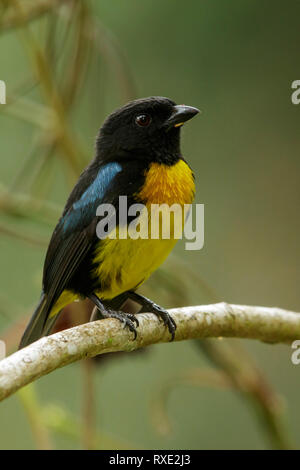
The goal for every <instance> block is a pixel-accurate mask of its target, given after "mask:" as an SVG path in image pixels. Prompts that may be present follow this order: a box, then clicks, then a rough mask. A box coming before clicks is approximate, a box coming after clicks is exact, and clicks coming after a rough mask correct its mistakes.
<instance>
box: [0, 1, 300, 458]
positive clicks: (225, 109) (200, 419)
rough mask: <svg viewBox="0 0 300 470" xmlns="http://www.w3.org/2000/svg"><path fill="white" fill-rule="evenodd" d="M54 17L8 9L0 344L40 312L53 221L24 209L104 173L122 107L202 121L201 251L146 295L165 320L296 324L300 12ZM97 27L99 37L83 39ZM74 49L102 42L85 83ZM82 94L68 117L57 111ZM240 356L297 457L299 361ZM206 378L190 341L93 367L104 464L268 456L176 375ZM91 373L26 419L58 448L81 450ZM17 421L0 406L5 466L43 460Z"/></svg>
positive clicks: (1, 116)
mask: <svg viewBox="0 0 300 470" xmlns="http://www.w3.org/2000/svg"><path fill="white" fill-rule="evenodd" d="M9 3H10V5H8V4H9ZM21 3H22V5H23V8H24V11H25V12H26V11H27V8H28V11H30V8H34V2H31V1H29V0H24V1H23V2H21ZM38 3H39V2H38V1H37V2H35V7H37V4H38ZM40 3H41V4H43V5H46V6H47V2H40ZM48 3H49V4H52V6H53V8H50V9H49V8H48V9H47V8H46V7H45V11H44V13H43V14H41V11H40V12H38V14H36V15H34V16H36V18H34V19H33V20H32V21H31V22H30V26H29V28H30V32H28V31H29V30H28V25H27V26H24V24H26V23H28V21H27V19H28V18H27V16H26V15H25V14H24V12H22V11H20V10H19V8H18V4H19V2H4V1H3V0H2V2H0V4H1V9H0V14H1V19H0V25H2V26H0V32H1V36H0V79H1V80H4V81H5V82H6V86H7V96H8V102H7V104H6V105H0V142H1V147H0V183H1V185H2V186H1V188H0V189H1V192H0V196H1V197H0V210H1V213H0V253H1V270H0V286H1V288H0V300H1V302H0V338H2V336H3V335H4V332H7V331H8V329H9V328H11V326H12V325H13V323H14V322H15V321H16V320H17V318H21V317H22V316H24V315H25V314H26V313H27V315H28V314H29V313H30V312H31V311H32V309H33V307H34V305H35V303H36V301H37V299H38V297H39V293H40V287H41V274H42V266H43V260H44V256H45V250H46V243H47V240H48V239H49V237H50V235H51V230H52V229H53V228H54V225H55V220H56V206H55V208H54V209H53V212H54V214H52V213H51V217H49V218H48V219H47V221H45V220H42V218H43V216H44V215H45V213H44V206H43V204H41V205H40V206H39V208H38V209H37V210H36V211H31V209H30V207H31V204H32V201H29V203H28V207H29V209H28V207H27V206H26V204H25V205H24V197H25V202H26V195H27V196H28V197H29V196H30V197H32V198H33V199H39V200H46V201H48V202H47V204H48V203H49V202H51V203H53V204H55V205H57V206H58V207H62V206H63V204H64V201H65V200H66V197H67V195H68V193H69V191H70V189H71V187H72V185H73V183H74V181H75V180H76V174H78V172H79V171H80V168H82V167H83V166H84V165H85V164H86V163H87V161H88V160H89V158H91V157H92V155H93V146H94V138H95V135H96V133H97V131H98V128H99V127H100V125H101V123H102V121H103V119H104V118H105V117H106V116H107V114H109V113H110V112H111V111H112V110H113V109H115V108H116V107H119V106H120V105H122V104H124V103H125V102H126V101H127V100H129V99H131V98H136V97H143V96H150V95H162V96H167V97H170V98H172V99H173V100H174V101H176V102H177V103H185V104H189V105H192V106H196V107H198V108H200V109H201V110H202V114H201V116H199V117H197V119H195V120H193V121H191V123H189V125H187V126H186V127H185V128H184V129H183V132H182V150H183V154H184V156H185V158H186V159H187V160H188V162H189V163H190V165H191V166H192V168H193V169H194V172H195V175H196V184H197V202H200V203H204V204H205V246H204V248H203V249H202V250H201V251H199V252H193V251H185V250H184V242H180V243H179V244H178V246H177V247H176V249H175V251H176V253H175V256H173V257H172V258H171V259H170V261H169V262H167V263H166V264H165V266H164V268H163V269H162V270H161V271H160V272H158V273H157V274H156V275H154V276H153V279H152V280H151V281H149V284H148V286H145V288H144V292H147V293H149V292H151V296H152V298H153V299H154V300H155V301H157V302H158V303H162V304H164V305H165V306H166V307H176V306H179V305H185V304H187V303H189V304H201V303H209V302H215V301H218V300H225V301H227V302H232V303H240V304H253V305H266V306H279V307H283V308H287V309H291V310H296V311H299V310H300V302H299V295H300V294H299V281H300V276H299V268H300V252H299V234H300V219H299V202H300V185H299V171H300V158H299V155H300V154H299V151H300V142H299V125H300V105H299V106H295V105H293V104H292V103H291V91H292V90H291V83H292V81H294V80H296V79H300V61H299V41H300V31H299V17H300V2H299V1H297V0H289V1H288V2H285V3H284V4H283V3H282V2H280V1H276V0H275V1H273V2H270V1H269V0H259V1H258V0H243V1H240V0H230V1H227V2H224V1H222V0H189V1H187V2H175V1H174V0H164V1H163V2H161V1H158V0H151V1H150V0H144V1H143V2H141V1H138V0H127V1H126V2H124V1H123V0H114V2H109V1H105V0H104V1H101V2H99V1H97V2H96V1H94V2H87V1H83V2H78V4H83V5H84V6H83V7H78V6H77V7H74V8H73V6H72V2H61V4H63V5H62V6H60V7H58V6H55V5H58V2H54V1H53V2H48ZM14 8H15V10H14ZM72 8H73V9H74V10H75V13H74V12H72V13H70V11H71V10H72ZM76 8H77V10H76ZM80 8H82V10H80ZM69 10H70V11H69ZM72 15H74V16H72ZM86 18H91V19H92V22H93V25H92V24H91V23H89V22H88V23H86V24H84V26H82V23H81V21H82V19H86ZM9 21H10V23H9ZM14 21H15V23H14ZM89 21H90V19H89ZM16 24H18V25H19V26H18V27H17V26H16ZM80 28H82V29H80ZM93 28H94V29H93ZM66 30H68V31H67V32H66ZM95 31H96V32H97V34H96V32H95ZM81 36H85V37H90V36H92V41H93V46H92V47H90V45H89V44H87V43H85V42H83V43H82V44H81V46H82V49H81V55H80V54H79V55H78V56H79V59H78V63H77V65H75V66H74V64H73V65H72V60H73V59H74V57H75V49H76V47H77V46H78V43H77V42H76V40H77V39H78V38H79V37H81ZM32 38H35V41H36V44H35V46H34V44H33V40H32ZM76 38H77V39H76ZM34 47H37V48H40V49H41V50H42V51H45V58H46V63H47V64H48V66H49V70H48V71H45V68H43V67H41V69H38V67H39V65H37V64H41V61H39V60H36V58H37V54H38V49H36V50H34ZM70 64H71V65H70ZM73 66H74V67H73ZM72 67H73V68H72ZM70 70H71V72H72V74H71V77H68V72H70ZM47 73H49V74H53V76H52V78H51V79H52V80H53V81H54V83H57V84H58V89H59V91H60V93H61V94H62V103H63V106H64V107H65V109H66V113H65V115H64V117H63V121H64V122H66V123H67V124H66V125H67V127H68V129H67V131H65V132H66V133H69V134H68V135H69V138H70V142H71V143H70V146H69V147H68V146H67V145H64V144H63V145H61V144H60V141H59V139H58V138H57V137H56V138H57V139H58V140H55V138H53V135H55V132H54V131H53V125H52V124H51V122H52V121H51V119H52V117H51V116H52V115H51V106H53V107H54V108H55V99H53V96H52V95H51V93H52V92H53V87H52V85H50V89H51V93H50V95H51V96H50V99H48V101H47V83H48V85H49V80H48V81H47ZM48 78H49V77H48ZM43 79H44V86H43V84H41V81H43ZM68 80H69V81H68ZM74 84H75V85H74ZM73 85H74V86H75V89H76V90H75V92H74V94H73V95H72V97H71V99H70V103H71V104H70V103H68V102H67V100H65V102H64V96H66V94H67V93H68V91H70V89H71V87H72V86H73ZM51 87H52V88H51ZM76 87H78V88H76ZM45 88H46V92H45ZM48 98H49V95H48ZM60 122H61V121H60ZM52 131H53V134H52V133H51V132H52ZM52 139H53V140H52ZM70 147H72V149H73V153H72V150H69V148H70ZM66 148H67V150H66ZM74 153H75V155H76V157H75V159H74V158H73V156H74ZM77 156H78V162H76V158H77ZM79 156H80V158H79ZM72 158H73V160H74V161H75V163H74V161H73V160H72ZM7 190H9V192H7ZM16 194H18V195H19V194H21V195H22V196H20V197H21V201H22V203H20V202H19V200H18V199H17V201H15V199H14V197H15V196H16ZM24 195H25V196H24ZM11 201H13V202H11ZM20 207H21V209H19V208H20ZM24 207H25V209H24ZM26 207H27V209H26ZM47 207H48V206H47ZM51 210H52V206H51ZM50 212H51V211H50ZM57 213H59V208H58V210H57ZM32 214H34V216H32ZM17 234H19V236H18V235H17ZM20 234H21V235H20ZM18 237H19V238H18ZM174 266H175V267H176V269H174ZM174 271H176V273H177V274H176V276H175V275H174V274H172V273H173V272H174ZM191 271H193V274H192V273H191ZM1 332H3V335H2V333H1ZM5 334H6V333H5ZM213 343H218V345H219V343H222V341H221V342H219V341H218V340H216V341H215V342H213ZM224 343H225V341H224ZM226 343H227V342H226ZM231 343H233V348H235V347H236V343H238V344H239V347H244V348H245V349H246V350H247V351H248V352H249V354H250V355H251V357H252V360H254V361H256V364H258V365H259V367H260V371H261V374H262V376H264V377H265V379H266V380H267V381H268V383H269V384H270V386H271V387H272V388H273V390H275V392H274V393H276V394H277V395H279V408H280V413H282V414H283V416H282V420H283V421H284V424H283V427H284V428H286V429H287V433H288V434H289V435H290V436H291V438H290V439H291V441H292V445H293V446H294V447H299V446H300V437H299V435H300V419H299V417H300V411H299V386H300V366H298V367H297V366H295V365H292V363H291V360H290V356H291V350H290V348H289V347H288V346H278V345H275V346H270V345H264V344H261V343H258V342H250V341H238V340H235V341H233V342H231ZM218 347H219V346H218ZM215 365H216V364H214V366H215ZM209 367H211V362H210V361H209V360H208V359H207V355H205V354H203V351H202V350H201V349H199V347H198V345H197V344H196V343H195V342H192V341H190V342H182V343H177V344H167V345H158V346H155V347H151V348H148V349H147V350H146V351H143V352H141V353H134V354H127V355H116V357H109V358H108V359H107V360H103V361H98V362H93V364H92V369H93V371H92V374H91V371H89V372H88V377H89V378H91V375H92V380H93V381H94V400H95V411H94V413H95V416H96V425H97V429H98V433H99V436H98V441H97V442H98V443H97V445H96V447H98V448H101V447H102V448H103V447H104V448H105V447H107V448H109V447H115V448H120V447H123V448H126V447H129V448H169V449H172V448H174V449H181V448H182V449H183V448H188V449H217V448H225V449H229V448H230V449H234V448H236V449H241V448H247V449H248V448H255V449H263V448H269V447H270V446H271V443H270V440H269V439H268V433H267V432H266V429H264V426H263V425H262V424H261V421H260V420H259V419H257V416H256V415H255V412H254V411H253V408H252V407H251V405H249V401H248V400H247V399H245V397H244V396H243V395H242V394H241V393H239V392H237V391H235V390H231V389H230V387H229V388H225V389H222V388H219V387H211V386H209V383H208V384H207V383H205V380H204V381H202V380H199V383H194V382H197V380H195V381H194V382H193V380H190V381H189V380H187V378H186V377H184V375H183V374H184V372H186V371H188V370H191V374H193V373H195V374H196V375H197V370H203V369H205V370H207V368H209ZM86 373H87V372H86V371H84V367H83V366H82V364H75V365H72V366H68V367H66V368H64V369H62V370H58V371H56V372H54V373H52V374H50V375H49V376H47V377H43V378H42V379H40V380H39V381H38V382H37V383H36V386H35V393H36V394H37V396H38V398H37V401H38V405H37V403H36V402H35V404H34V405H33V408H34V407H35V406H39V407H40V408H41V413H43V416H42V418H41V420H42V424H41V426H42V427H43V426H45V427H47V429H48V431H49V429H50V431H49V432H50V434H51V436H50V438H51V441H52V446H55V447H57V448H77V447H80V446H82V443H80V442H79V441H80V439H78V436H77V434H76V432H78V433H79V435H80V434H81V428H82V427H81V425H80V420H81V418H82V408H83V406H84V405H83V403H84V397H83V395H84V393H86V392H84V385H83V382H84V381H85V380H86ZM177 376H178V377H177ZM174 377H177V379H178V380H177V379H176V380H174ZM173 382H174V383H173ZM166 383H167V384H171V385H170V394H169V396H168V400H167V403H166V409H165V408H164V412H167V414H168V416H169V418H170V420H171V424H172V426H171V429H165V432H159V431H162V430H164V426H163V425H162V423H163V422H164V419H165V416H164V415H163V412H162V411H161V412H160V413H161V415H160V414H159V413H158V418H157V420H158V423H160V424H157V420H156V421H155V422H156V425H155V423H153V417H155V416H156V414H155V413H156V412H157V410H156V411H155V409H154V408H153V402H154V401H155V400H161V394H160V393H159V390H161V388H162V387H163V385H164V384H166ZM172 384H173V385H172ZM27 398H28V397H27ZM27 398H25V401H26V400H27ZM30 400H31V398H29V402H30ZM24 403H25V402H24V397H23V400H22V399H20V397H18V396H13V397H11V398H9V399H8V400H5V401H4V402H3V403H1V404H0V447H1V449H16V448H27V449H30V448H36V447H37V442H36V439H35V438H34V432H33V433H32V432H31V431H32V427H33V428H34V425H33V424H32V420H30V416H31V417H32V412H33V413H34V411H32V407H31V411H29V412H28V410H27V411H26V405H25V404H24ZM26 403H27V404H28V402H26ZM28 413H29V414H28ZM38 413H39V411H38ZM64 413H65V414H64ZM44 415H45V416H44ZM28 416H29V418H28ZM45 423H46V424H45ZM74 429H76V430H77V431H76V432H75V431H74Z"/></svg>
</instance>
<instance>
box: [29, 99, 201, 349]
mask: <svg viewBox="0 0 300 470" xmlns="http://www.w3.org/2000/svg"><path fill="white" fill-rule="evenodd" d="M198 112H199V111H198V109H196V108H193V107H190V106H185V105H176V104H175V103H174V102H173V101H171V100H170V99H167V98H163V97H150V98H145V99H139V100H135V101H132V102H130V103H128V104H127V105H125V106H123V107H122V108H120V109H118V110H116V111H114V112H113V113H112V114H111V115H110V116H109V117H108V118H107V119H106V121H105V122H104V124H103V126H102V127H101V129H100V131H99V134H98V137H97V140H96V150H95V158H94V159H93V161H92V162H91V163H90V165H89V166H88V167H87V168H86V169H85V170H84V171H83V173H82V174H81V176H80V178H79V180H78V182H77V184H76V185H75V187H74V189H73V191H72V192H71V194H70V196H69V198H68V200H67V203H66V206H65V208H64V211H63V214H62V216H61V218H60V220H59V222H58V224H57V226H56V228H55V230H54V232H53V235H52V238H51V241H50V243H49V247H48V251H47V255H46V260H45V265H44V272H43V289H42V293H41V298H40V301H39V304H38V306H37V308H36V310H35V312H34V314H33V316H32V318H31V320H30V322H29V324H28V326H27V328H26V330H25V333H24V335H23V337H22V340H21V344H20V347H24V346H26V345H28V344H30V343H32V342H33V341H35V340H37V339H38V338H40V337H41V336H43V335H47V334H49V332H50V331H51V328H52V326H53V324H54V322H55V320H56V318H57V316H58V314H59V313H60V311H61V310H62V309H63V308H64V307H65V306H66V305H67V304H69V303H71V302H73V301H74V300H77V299H84V298H89V299H90V300H91V301H92V302H93V303H94V304H95V306H96V307H97V308H98V310H99V316H100V318H107V317H113V318H117V319H119V320H120V321H122V322H123V323H124V324H125V325H126V326H127V327H128V328H129V329H130V330H131V331H132V332H133V333H134V337H136V326H138V320H137V318H136V317H135V316H134V315H132V314H127V313H124V312H122V311H121V310H120V309H121V307H122V305H123V304H124V302H125V301H126V300H127V299H128V298H131V299H133V300H135V301H136V302H138V303H139V304H140V305H141V306H142V311H149V312H153V313H155V314H157V315H158V316H159V317H160V318H161V319H162V320H163V322H164V324H165V325H166V326H167V327H168V329H169V331H170V334H171V337H172V339H173V338H174V334H175V329H176V324H175V322H174V320H173V319H172V318H171V317H170V315H169V314H168V312H167V311H166V310H164V309H163V308H161V307H160V306H158V305H156V304H155V303H153V302H152V301H151V300H149V299H147V298H145V297H143V296H141V295H139V294H137V293H136V292H135V290H136V289H137V287H138V286H140V285H141V284H142V283H143V282H144V281H145V280H146V279H147V278H148V277H149V276H150V274H151V273H152V272H153V271H154V270H155V269H157V267H158V266H159V265H160V264H161V263H162V262H163V261H164V259H165V258H166V257H167V256H168V254H169V253H170V251H171V250H172V248H173V246H174V245H175V243H176V241H177V240H176V239H175V238H173V237H170V239H163V238H162V237H160V238H158V239H151V238H149V239H142V238H138V239H131V238H127V239H120V238H118V237H116V238H115V239H110V238H106V239H99V238H98V237H97V234H96V226H97V223H98V222H99V217H98V216H97V215H96V211H97V207H98V206H99V205H100V204H103V203H109V204H112V205H113V206H114V207H115V208H116V211H117V212H118V210H119V209H118V208H119V196H127V200H128V206H130V205H131V204H134V203H143V204H144V205H145V206H146V207H150V205H151V204H163V203H166V204H168V205H172V204H174V203H177V204H180V205H184V204H190V203H191V202H192V201H193V198H194V192H195V186H194V176H193V172H192V170H191V169H190V167H189V166H188V164H187V163H186V162H185V160H184V158H183V157H182V155H181V152H180V128H181V125H182V124H183V123H185V122H186V121H188V120H189V119H191V118H192V117H193V116H195V115H196V114H197V113H198ZM117 220H119V219H118V218H117ZM120 224H121V222H120Z"/></svg>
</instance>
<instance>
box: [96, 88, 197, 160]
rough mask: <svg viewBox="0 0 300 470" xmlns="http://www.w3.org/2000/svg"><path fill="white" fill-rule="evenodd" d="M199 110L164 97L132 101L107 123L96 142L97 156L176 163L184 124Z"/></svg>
mask: <svg viewBox="0 0 300 470" xmlns="http://www.w3.org/2000/svg"><path fill="white" fill-rule="evenodd" d="M198 112H199V110H198V109H197V108H192V107H191V106H185V105H176V104H175V103H174V101H172V100H170V99H168V98H163V97H160V96H152V97H150V98H143V99H139V100H135V101H131V102H130V103H128V104H126V105H125V106H123V107H122V108H120V109H117V110H116V111H114V112H113V113H112V114H110V116H108V118H107V119H106V121H105V122H104V124H103V126H102V127H101V129H100V131H99V135H98V138H97V142H96V149H97V156H98V157H99V158H101V159H102V160H111V159H122V158H124V157H126V158H130V159H137V158H138V159H141V158H142V159H145V160H147V161H157V162H160V163H166V164H172V163H174V162H175V161H177V160H178V158H180V127H181V125H182V124H183V123H184V122H186V121H188V120H189V119H191V118H192V117H193V116H195V115H196V114H197V113H198Z"/></svg>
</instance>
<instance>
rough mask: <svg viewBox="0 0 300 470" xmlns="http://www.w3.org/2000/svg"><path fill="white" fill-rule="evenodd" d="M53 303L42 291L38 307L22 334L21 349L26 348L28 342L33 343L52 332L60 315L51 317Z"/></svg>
mask: <svg viewBox="0 0 300 470" xmlns="http://www.w3.org/2000/svg"><path fill="white" fill-rule="evenodd" d="M51 305H52V303H51V304H50V305H49V302H48V301H47V295H46V294H44V293H42V295H41V298H40V301H39V303H38V306H37V307H36V309H35V311H34V313H33V315H32V317H31V319H30V322H29V323H28V325H27V328H26V330H25V332H24V334H23V336H22V339H21V342H20V345H19V349H22V348H25V346H28V344H31V343H33V342H34V341H36V340H38V339H39V338H41V336H45V335H47V334H48V333H49V332H50V330H51V329H52V326H53V325H54V323H55V321H56V320H57V317H58V315H55V316H54V317H50V318H49V313H50V310H51Z"/></svg>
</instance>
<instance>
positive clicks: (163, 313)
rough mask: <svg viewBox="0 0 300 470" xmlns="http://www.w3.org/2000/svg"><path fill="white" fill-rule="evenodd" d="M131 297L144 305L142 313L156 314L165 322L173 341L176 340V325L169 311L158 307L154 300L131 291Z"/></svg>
mask: <svg viewBox="0 0 300 470" xmlns="http://www.w3.org/2000/svg"><path fill="white" fill-rule="evenodd" d="M129 295H130V298H131V299H132V300H135V301H136V302H138V303H139V304H141V305H142V307H143V308H142V311H144V312H151V313H154V314H155V315H157V316H158V317H159V318H160V319H161V320H162V321H163V322H164V325H165V326H167V327H168V330H169V332H170V334H171V341H173V340H174V338H175V331H176V323H175V321H174V320H173V318H172V317H171V315H170V314H169V313H168V312H167V310H165V309H164V308H162V307H161V306H160V305H157V304H156V303H155V302H152V300H150V299H148V298H147V297H144V296H143V295H141V294H137V293H136V292H133V291H131V292H130V293H129Z"/></svg>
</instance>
